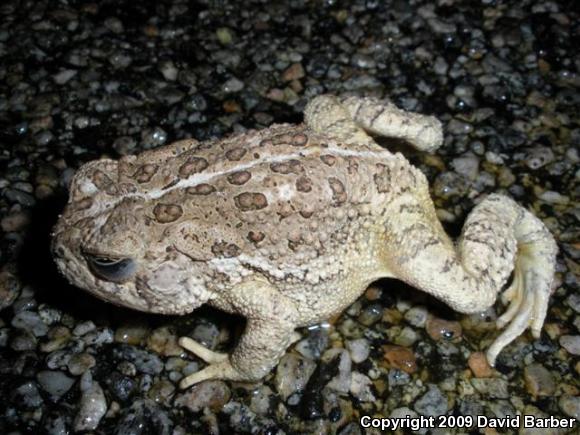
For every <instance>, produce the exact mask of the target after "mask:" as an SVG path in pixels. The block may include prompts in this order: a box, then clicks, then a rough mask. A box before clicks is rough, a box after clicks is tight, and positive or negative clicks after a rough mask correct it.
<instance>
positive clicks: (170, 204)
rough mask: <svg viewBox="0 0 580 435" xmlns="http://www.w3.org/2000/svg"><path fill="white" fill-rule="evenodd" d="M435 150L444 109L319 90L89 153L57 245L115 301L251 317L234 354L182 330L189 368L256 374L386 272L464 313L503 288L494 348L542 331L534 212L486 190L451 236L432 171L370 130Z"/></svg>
mask: <svg viewBox="0 0 580 435" xmlns="http://www.w3.org/2000/svg"><path fill="white" fill-rule="evenodd" d="M368 133H370V134H375V135H381V136H388V137H394V138H400V139H404V140H405V141H407V142H408V143H410V144H411V145H412V146H414V147H416V148H418V149H421V150H425V151H433V150H435V149H436V148H437V147H439V146H440V145H441V143H442V130H441V125H440V123H439V122H438V121H437V120H436V119H434V118H432V117H428V116H421V115H417V114H411V113H407V112H404V111H401V110H399V109H397V108H396V107H394V106H393V105H391V104H388V103H384V102H380V101H377V100H374V99H370V98H359V97H348V98H337V97H333V96H320V97H317V98H315V99H314V100H313V101H311V102H310V104H309V105H308V106H307V108H306V110H305V123H304V124H302V125H275V126H272V127H270V128H268V129H266V130H262V131H249V132H247V133H245V134H242V135H237V136H232V137H230V138H227V139H223V140H219V141H213V142H206V143H198V142H196V141H194V140H185V141H181V142H177V143H174V144H172V145H169V146H166V147H162V148H159V149H156V150H152V151H147V152H145V153H143V154H141V155H138V156H129V157H123V158H122V159H120V160H119V161H112V160H99V161H93V162H90V163H87V164H85V165H83V166H82V167H81V168H80V169H79V170H78V172H77V173H76V175H75V177H74V179H73V181H72V185H71V188H70V200H69V203H68V205H67V207H66V209H65V211H64V214H63V215H62V216H61V218H60V220H59V222H58V224H57V225H56V228H55V232H54V239H53V251H54V255H55V257H56V262H57V264H58V267H59V269H60V270H61V272H62V273H63V274H64V275H65V276H66V277H67V278H68V279H69V280H70V281H71V282H72V283H74V284H75V285H77V286H79V287H82V288H84V289H87V290H88V291H90V292H91V293H93V294H95V295H97V296H98V297H100V298H103V299H106V300H107V301H110V302H113V303H115V304H119V305H124V306H126V307H131V308H135V309H138V310H141V311H148V312H156V313H172V314H177V313H179V314H185V313H189V312H191V311H192V310H194V309H195V308H196V307H199V306H200V305H201V304H204V303H208V304H210V305H212V306H215V307H218V308H220V309H222V310H225V311H228V312H232V313H238V314H241V315H243V316H245V317H246V318H247V320H248V323H247V328H246V331H245V333H244V334H243V336H242V337H241V340H240V342H239V343H238V345H237V347H236V348H235V350H234V351H233V352H232V353H231V354H229V355H228V354H221V353H216V352H213V351H211V350H209V349H206V348H204V347H202V346H201V345H199V344H198V343H196V342H194V341H193V340H191V339H189V338H182V339H181V341H180V343H181V344H182V345H183V347H185V348H186V349H188V350H190V351H192V352H193V353H194V354H196V355H198V356H199V357H201V358H202V359H203V360H205V361H206V362H208V363H209V365H208V366H207V367H206V368H204V369H203V370H201V371H199V372H197V373H194V374H192V375H190V376H188V377H187V378H185V379H184V380H183V381H182V383H181V386H182V387H187V386H189V385H192V384H194V383H197V382H200V381H202V380H205V379H211V378H223V379H232V380H257V379H260V378H262V377H263V376H264V375H266V374H267V373H268V372H269V371H270V370H271V369H272V367H273V366H275V365H276V363H277V362H278V360H279V358H280V357H281V356H282V355H283V354H284V352H285V350H286V348H287V347H288V346H289V345H290V344H291V342H292V341H293V340H294V339H295V332H294V331H295V328H297V327H300V326H304V325H309V324H313V323H316V322H319V321H322V320H324V319H327V318H328V317H330V316H332V315H333V314H336V313H338V312H340V311H341V310H343V309H344V308H345V307H347V306H348V305H349V304H351V303H352V302H353V301H354V300H355V299H356V298H357V297H359V296H360V295H361V293H362V292H363V291H364V290H365V289H366V287H367V286H368V285H369V284H370V283H371V282H372V281H374V280H377V279H379V278H381V277H395V278H398V279H401V280H403V281H405V282H407V283H409V284H411V285H413V286H416V287H417V288H420V289H422V290H424V291H426V292H428V293H430V294H431V295H433V296H435V297H437V298H439V299H440V300H442V301H444V302H445V303H447V304H448V305H450V306H451V307H452V308H454V309H455V310H457V311H460V312H462V313H473V312H478V311H482V310H485V309H486V308H488V307H489V306H490V305H492V304H493V303H494V301H495V299H496V296H497V294H498V292H499V291H500V290H501V288H502V286H503V285H504V284H505V282H506V280H507V279H508V277H509V276H510V274H511V272H512V270H513V271H514V280H513V284H512V285H511V286H510V288H509V289H508V290H506V292H505V293H504V295H505V297H506V298H507V300H509V301H510V306H509V309H508V310H507V312H506V313H505V314H504V315H503V316H501V317H500V319H499V321H498V323H499V326H500V327H502V326H505V325H508V324H509V325H508V326H507V328H506V329H505V330H504V332H503V333H502V334H501V335H500V336H499V337H498V338H497V340H496V341H495V342H494V344H493V345H492V346H491V348H490V349H489V351H488V354H487V355H488V359H489V361H490V363H492V364H493V363H494V361H495V358H496V356H497V354H498V353H499V351H500V350H501V349H502V348H503V347H504V346H506V345H507V344H508V343H510V342H511V341H512V340H513V339H514V338H515V337H517V336H518V335H520V334H521V333H522V332H523V331H524V330H525V329H526V328H527V327H528V326H531V328H532V332H533V334H534V336H536V337H537V336H538V335H539V334H540V330H541V328H542V324H543V322H544V318H545V315H546V310H547V305H548V299H549V296H550V287H551V283H552V279H553V275H554V266H555V255H556V244H555V242H554V239H553V238H552V236H551V235H550V233H549V232H548V231H547V229H546V228H545V226H544V225H543V224H542V222H541V221H540V220H538V219H537V218H536V217H534V216H533V215H532V214H531V213H529V212H528V211H526V210H525V209H524V208H522V207H520V206H518V205H517V204H516V203H515V202H514V201H512V200H511V199H509V198H507V197H505V196H501V195H496V194H494V195H490V196H488V197H487V198H485V199H483V200H482V201H481V202H480V203H479V204H478V205H477V206H476V207H475V209H474V210H473V211H472V213H471V214H470V215H469V217H468V218H467V221H466V223H465V226H464V229H463V232H462V235H461V238H460V239H459V241H458V242H457V244H454V243H453V242H452V241H451V240H450V239H449V237H448V236H447V235H446V234H445V232H444V231H443V228H442V227H441V224H440V223H439V221H438V219H437V216H436V214H435V209H434V207H433V204H432V202H431V199H430V197H429V191H428V186H427V181H426V178H425V176H424V175H423V174H422V173H421V172H420V171H419V170H418V169H416V168H414V167H413V166H411V165H410V164H409V162H408V161H407V160H405V158H404V157H403V156H402V155H400V154H393V153H391V152H389V151H387V150H386V149H384V148H382V147H380V146H379V145H377V144H376V143H375V142H374V141H373V139H372V138H371V137H370V136H369V135H368Z"/></svg>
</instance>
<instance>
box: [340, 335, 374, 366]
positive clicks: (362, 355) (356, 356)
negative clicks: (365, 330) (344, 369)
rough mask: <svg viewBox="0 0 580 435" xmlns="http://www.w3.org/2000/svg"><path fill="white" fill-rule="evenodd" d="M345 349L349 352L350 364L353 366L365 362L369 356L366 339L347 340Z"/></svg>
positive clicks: (368, 346)
mask: <svg viewBox="0 0 580 435" xmlns="http://www.w3.org/2000/svg"><path fill="white" fill-rule="evenodd" d="M346 348H347V349H348V351H349V352H350V357H351V358H352V362H354V363H355V364H358V363H361V362H363V361H365V360H366V359H367V358H368V357H369V354H370V351H371V349H370V344H369V341H368V340H367V339H366V338H358V339H356V340H348V341H347V342H346Z"/></svg>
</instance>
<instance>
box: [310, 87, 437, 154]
mask: <svg viewBox="0 0 580 435" xmlns="http://www.w3.org/2000/svg"><path fill="white" fill-rule="evenodd" d="M304 118H305V122H306V124H307V125H308V126H309V127H310V128H311V129H312V130H314V131H316V132H318V133H323V134H326V135H330V136H334V137H336V138H338V139H339V140H340V141H341V142H344V143H347V144H351V145H360V146H365V145H366V146H368V147H371V148H374V147H377V148H379V147H378V145H376V144H375V142H374V141H373V140H372V138H371V137H370V136H368V134H367V133H371V134H374V135H377V136H383V137H391V138H397V139H403V140H405V141H407V142H408V143H409V144H411V145H412V146H413V147H415V148H417V149H418V150H421V151H427V152H432V151H435V150H436V149H437V148H439V147H440V146H441V144H442V143H443V130H442V128H441V123H440V122H439V120H437V118H435V117H433V116H426V115H421V114H418V113H412V112H407V111H404V110H401V109H399V108H397V107H396V106H395V105H394V104H392V103H390V102H388V101H381V100H378V99H376V98H369V97H357V96H353V97H345V98H338V97H335V96H332V95H320V96H318V97H316V98H314V99H313V100H311V101H310V103H308V105H307V106H306V109H305V110H304Z"/></svg>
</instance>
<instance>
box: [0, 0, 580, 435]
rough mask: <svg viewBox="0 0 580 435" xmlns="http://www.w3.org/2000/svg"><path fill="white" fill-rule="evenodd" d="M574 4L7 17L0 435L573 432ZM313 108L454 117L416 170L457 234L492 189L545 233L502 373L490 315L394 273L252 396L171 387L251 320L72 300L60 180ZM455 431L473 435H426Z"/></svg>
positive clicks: (263, 6)
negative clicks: (540, 320)
mask: <svg viewBox="0 0 580 435" xmlns="http://www.w3.org/2000/svg"><path fill="white" fill-rule="evenodd" d="M516 3H517V4H516ZM573 5H574V2H571V1H568V2H566V1H560V2H539V1H538V2H531V1H523V2H507V1H505V2H502V1H494V0H484V1H481V2H457V1H453V0H442V1H439V2H420V1H418V2H411V3H409V2H405V1H388V2H379V1H373V0H369V1H366V2H365V1H357V2H346V1H344V2H342V1H334V0H327V1H308V2H307V1H300V0H296V1H290V2H260V1H252V2H244V6H243V8H241V7H240V6H238V5H237V2H233V1H227V0H224V1H205V2H197V3H195V2H185V1H177V0H174V1H169V0H167V1H161V2H157V1H141V2H132V1H117V2H115V1H103V2H95V3H89V2H81V1H69V2H58V1H47V0H40V1H16V0H5V1H3V2H2V4H1V5H0V217H1V222H0V223H1V228H2V235H1V242H0V261H1V263H2V265H3V266H2V269H1V271H0V307H1V308H2V311H1V312H0V397H2V405H1V406H0V432H1V433H22V434H25V433H35V434H36V433H49V434H65V433H72V432H74V431H88V432H91V433H98V434H105V433H106V434H109V433H117V434H187V433H224V434H225V433H235V432H237V433H247V432H254V433H271V434H276V433H288V434H291V433H320V434H326V433H340V434H343V435H344V434H359V433H362V430H361V429H360V427H359V424H358V421H359V418H360V417H361V416H363V415H376V416H403V415H411V416H418V415H424V416H440V415H453V416H473V417H474V418H475V417H476V416H478V415H479V416H487V417H497V418H500V417H503V416H506V415H511V416H514V415H516V414H519V415H522V414H527V415H534V416H538V417H549V416H554V417H558V418H564V417H568V418H570V417H571V418H576V419H579V418H580V395H579V394H580V393H579V391H580V382H579V378H580V293H579V292H578V272H579V267H578V258H579V237H578V236H579V232H580V231H579V225H578V223H579V219H580V208H579V205H578V191H579V187H578V177H579V174H580V171H579V170H580V165H579V160H580V157H579V154H578V147H579V145H580V125H579V107H580V93H579V91H578V87H579V86H580V76H579V75H578V72H579V69H580V56H578V46H579V45H580V35H579V24H578V23H579V20H578V18H579V17H578V13H577V12H574V9H573ZM324 92H329V93H335V94H345V93H354V94H359V95H372V96H378V97H382V98H389V99H391V100H392V101H394V102H395V103H396V104H397V105H399V106H400V107H402V108H405V109H409V110H414V111H419V112H423V113H428V114H434V115H436V116H437V117H438V118H439V119H441V120H442V121H443V123H444V126H445V135H446V139H445V145H444V146H443V147H442V148H441V149H440V150H439V151H438V152H437V153H436V154H435V155H433V156H424V155H419V154H417V153H411V152H409V153H408V157H409V158H410V159H411V160H412V161H413V162H414V163H415V164H417V165H418V166H419V167H420V168H421V169H422V170H423V171H424V172H425V173H426V175H427V176H428V178H429V181H430V183H431V186H432V195H433V198H434V200H435V203H436V206H437V208H438V213H439V217H440V218H441V220H442V221H443V222H444V225H445V226H446V229H448V231H449V232H450V233H451V234H453V235H457V234H458V232H459V230H460V228H461V225H462V223H463V221H464V219H465V217H466V216H467V214H468V212H469V210H470V209H471V208H472V207H473V205H474V204H475V203H476V202H477V201H478V198H480V197H481V195H483V194H487V193H491V192H504V193H507V194H509V195H510V196H512V197H513V198H514V199H516V200H517V201H518V202H519V203H521V204H523V205H525V206H526V207H528V208H529V209H530V210H533V211H534V213H535V214H536V215H537V216H539V217H540V218H541V219H542V220H543V221H544V222H545V224H546V225H547V226H548V227H549V228H550V230H551V231H552V232H553V234H554V235H555V237H556V239H557V240H558V243H559V248H560V253H559V256H558V265H557V278H556V286H555V292H554V295H553V297H552V302H551V305H550V310H549V312H548V317H547V321H546V324H545V328H544V332H543V333H542V337H541V338H540V339H539V340H533V339H532V338H531V336H530V335H529V333H526V334H524V335H523V336H522V337H520V338H518V339H517V340H516V341H515V342H514V343H513V344H512V345H510V346H509V347H508V348H507V349H506V350H505V351H504V352H503V353H502V354H500V357H499V359H498V364H497V366H496V368H495V369H492V368H490V367H489V366H488V365H487V364H486V362H485V360H484V358H483V355H482V353H481V351H484V350H485V349H486V348H487V347H488V346H489V344H490V343H491V341H492V340H493V337H494V336H496V335H497V331H496V329H495V327H494V324H493V321H494V319H495V318H496V313H502V312H503V311H504V309H505V308H504V307H503V306H502V305H501V303H497V304H496V306H495V308H494V309H490V310H488V311H487V312H486V313H483V314H482V315H477V316H462V315H458V314H455V313H453V312H451V311H450V310H449V309H447V308H446V307H444V306H442V305H441V304H439V303H437V302H436V301H435V300H433V299H430V298H428V297H427V296H425V295H424V294H422V293H420V292H419V291H416V290H414V289H412V288H410V287H406V286H404V285H403V284H401V283H399V282H396V281H387V280H385V281H380V282H378V283H376V284H375V285H373V286H372V287H371V288H370V289H369V290H368V291H367V292H366V293H365V295H364V296H363V297H361V298H360V300H359V301H358V302H356V303H355V304H354V305H353V306H351V307H350V308H349V309H348V310H347V311H346V312H345V313H343V314H342V315H341V316H340V317H338V318H336V319H333V320H332V322H331V324H330V325H328V326H327V327H322V328H314V329H311V330H304V331H302V332H303V335H304V338H303V340H302V341H300V342H298V343H297V344H296V345H294V346H293V347H292V348H291V349H289V351H288V352H287V354H286V355H285V356H284V358H283V360H282V362H281V364H280V365H279V366H278V368H277V369H275V370H274V371H273V372H272V373H271V375H269V376H268V377H267V378H266V379H265V380H264V381H263V382H260V383H257V384H252V385H248V384H238V383H228V382H221V381H214V382H206V383H204V384H201V385H198V386H196V387H194V388H193V389H190V390H188V391H185V392H183V391H179V390H178V389H177V383H178V381H179V379H180V378H181V377H183V376H184V375H186V374H188V373H192V372H194V371H196V370H198V369H199V368H200V367H201V366H202V363H201V362H200V361H199V360H196V359H195V358H194V357H192V356H190V355H187V354H185V353H183V352H182V351H181V349H180V348H179V347H178V346H177V345H176V338H177V337H178V336H179V335H181V334H187V335H190V336H192V337H194V338H195V339H197V340H199V341H201V342H203V343H205V344H206V345H207V346H209V347H212V348H215V349H220V350H227V349H229V348H231V346H232V344H233V343H234V342H235V338H236V337H237V336H238V335H239V333H240V331H241V329H242V327H243V320H242V319H238V318H232V317H230V316H226V315H224V314H223V313H220V312H218V311H215V310H211V309H207V308H203V309H201V310H199V311H196V312H195V313H194V314H192V315H191V316H186V317H164V316H156V315H145V314H139V313H136V312H133V311H130V310H124V309H121V308H116V307H113V306H111V305H108V304H105V303H104V302H101V301H99V300H97V299H95V298H94V297H92V296H90V295H89V294H87V293H85V292H83V291H81V290H79V289H77V288H74V287H72V286H70V285H69V284H67V283H66V282H65V281H64V280H63V279H62V278H60V277H59V276H58V274H57V273H56V270H55V266H54V264H53V262H52V260H51V257H50V252H49V249H48V246H49V245H48V244H49V234H50V229H51V227H52V225H53V224H54V222H55V220H56V218H57V216H58V213H59V211H60V210H62V207H63V205H64V203H65V201H66V195H67V192H66V186H67V184H68V181H70V178H71V176H72V174H73V173H74V170H75V169H76V168H78V166H79V165H80V164H82V163H83V162H86V161H90V160H93V159H96V158H99V157H102V156H109V157H119V156H122V155H126V154H134V153H138V152H140V151H142V150H144V149H149V148H153V147H156V146H160V145H163V144H167V143H170V142H172V141H174V140H176V139H181V138H186V137H194V138H196V139H198V140H205V139H209V138H216V137H223V136H225V135H228V134H231V133H234V132H240V131H244V130H245V129H248V128H260V127H264V126H268V125H270V124H272V123H274V122H300V121H301V119H302V115H301V112H302V109H303V107H304V105H305V103H306V101H307V100H308V99H309V98H311V97H312V96H314V95H318V94H321V93H324ZM426 432H427V431H426V430H419V433H426ZM454 432H457V433H469V432H470V430H468V429H463V430H454V429H453V430H452V429H436V430H432V431H431V433H438V434H444V433H454ZM478 432H481V433H486V434H493V433H496V429H493V428H488V429H472V432H471V433H478ZM500 432H504V433H518V432H519V433H533V430H530V429H523V428H520V429H514V428H511V429H508V430H507V431H505V430H504V431H501V430H500ZM565 432H566V430H562V431H561V432H558V431H556V430H554V429H541V430H539V431H537V433H565ZM367 433H374V432H372V431H371V430H367ZM401 433H402V432H401Z"/></svg>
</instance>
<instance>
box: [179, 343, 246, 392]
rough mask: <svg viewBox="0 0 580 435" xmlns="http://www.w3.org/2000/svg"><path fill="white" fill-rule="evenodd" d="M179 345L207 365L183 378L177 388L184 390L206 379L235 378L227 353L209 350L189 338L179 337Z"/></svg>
mask: <svg viewBox="0 0 580 435" xmlns="http://www.w3.org/2000/svg"><path fill="white" fill-rule="evenodd" d="M179 345H180V346H181V347H183V348H184V349H185V350H188V351H189V352H191V353H193V354H194V355H195V356H197V357H199V358H201V359H202V360H203V361H205V362H206V363H208V364H209V365H208V366H207V367H205V368H204V369H202V370H200V371H198V372H195V373H192V374H191V375H189V376H186V377H185V378H183V379H182V380H181V382H180V383H179V388H182V389H185V388H188V387H190V386H192V385H194V384H197V383H199V382H203V381H206V380H208V379H215V378H232V377H235V370H234V369H233V367H232V366H231V364H230V362H229V361H228V354H227V353H219V352H214V351H212V350H209V349H208V348H206V347H205V346H202V345H201V344H199V343H198V342H197V341H195V340H192V339H191V338H189V337H181V338H180V339H179Z"/></svg>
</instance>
